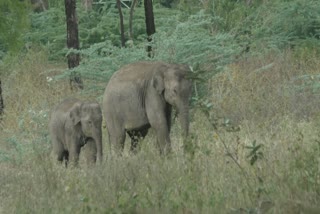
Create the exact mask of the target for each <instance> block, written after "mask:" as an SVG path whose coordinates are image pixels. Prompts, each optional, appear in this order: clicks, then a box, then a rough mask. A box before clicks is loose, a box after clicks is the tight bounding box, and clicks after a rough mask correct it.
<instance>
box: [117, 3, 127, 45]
mask: <svg viewBox="0 0 320 214" xmlns="http://www.w3.org/2000/svg"><path fill="white" fill-rule="evenodd" d="M117 7H118V11H119V17H120V33H121V46H122V47H125V46H126V40H125V37H124V25H123V14H122V10H121V2H120V0H117Z"/></svg>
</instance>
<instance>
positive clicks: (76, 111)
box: [69, 102, 81, 125]
mask: <svg viewBox="0 0 320 214" xmlns="http://www.w3.org/2000/svg"><path fill="white" fill-rule="evenodd" d="M80 108H81V103H80V102H76V103H75V104H74V105H73V106H72V108H71V109H70V114H69V116H70V119H71V121H72V124H73V125H77V124H78V123H79V122H80V121H81V114H80Z"/></svg>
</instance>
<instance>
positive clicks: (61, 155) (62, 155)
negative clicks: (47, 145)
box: [52, 138, 68, 165]
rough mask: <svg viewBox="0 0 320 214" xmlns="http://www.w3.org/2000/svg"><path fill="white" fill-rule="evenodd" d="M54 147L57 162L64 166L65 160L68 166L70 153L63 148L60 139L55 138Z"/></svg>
mask: <svg viewBox="0 0 320 214" xmlns="http://www.w3.org/2000/svg"><path fill="white" fill-rule="evenodd" d="M52 145H53V155H54V156H55V157H56V158H57V161H58V162H59V163H61V164H62V162H63V160H65V164H66V165H67V161H68V160H67V158H68V157H66V156H67V154H66V153H68V152H67V151H66V150H65V149H64V146H63V143H61V142H60V141H59V140H58V139H56V138H53V139H52Z"/></svg>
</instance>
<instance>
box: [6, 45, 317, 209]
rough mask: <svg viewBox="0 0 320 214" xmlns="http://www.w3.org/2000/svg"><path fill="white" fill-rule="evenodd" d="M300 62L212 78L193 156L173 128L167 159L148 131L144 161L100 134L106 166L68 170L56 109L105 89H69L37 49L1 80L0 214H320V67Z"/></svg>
mask: <svg viewBox="0 0 320 214" xmlns="http://www.w3.org/2000/svg"><path fill="white" fill-rule="evenodd" d="M299 57H301V56H296V55H295V53H294V52H291V51H287V52H286V53H284V54H282V55H269V56H268V57H265V58H259V57H256V58H250V59H241V60H239V61H238V62H236V63H233V64H231V65H230V66H228V68H227V71H226V72H223V73H220V74H218V75H216V76H214V78H212V79H211V80H210V83H209V87H210V92H211V94H210V97H209V99H208V100H206V101H204V100H203V101H201V102H200V103H199V105H196V106H195V107H193V109H192V112H191V113H192V114H191V127H190V130H191V135H190V139H189V140H190V143H192V145H193V147H192V150H193V151H192V155H190V154H184V152H183V143H182V139H181V138H180V137H179V136H180V128H179V126H178V125H176V124H177V123H174V125H173V130H172V133H171V137H172V145H173V153H172V154H171V155H170V156H168V157H160V156H159V155H158V152H157V150H156V147H155V145H154V144H155V142H154V141H155V140H154V135H153V133H152V131H151V133H150V134H149V135H148V136H147V138H146V139H145V140H143V141H142V142H141V144H142V149H141V151H140V152H139V153H138V154H137V155H130V154H129V152H128V148H126V149H125V153H124V155H123V157H110V156H109V155H108V152H109V151H108V146H107V143H108V142H107V140H106V139H107V136H106V129H105V127H103V139H104V144H103V145H104V154H105V157H104V161H103V163H102V164H101V165H98V166H95V167H92V166H87V165H86V163H85V162H84V161H83V160H81V162H80V167H79V168H75V169H72V168H68V169H66V168H64V167H63V166H60V165H58V164H57V163H56V162H55V161H54V160H53V158H52V157H51V154H50V151H51V150H50V148H51V145H50V139H49V137H48V129H47V124H48V115H49V113H50V110H51V109H52V107H53V106H54V105H55V104H56V103H58V102H59V101H60V100H61V99H63V98H65V97H68V96H76V97H79V98H81V99H97V100H98V101H101V100H100V99H99V97H101V94H100V93H101V91H99V90H92V91H91V92H90V93H82V92H72V91H71V90H70V89H69V85H68V81H67V80H65V79H58V80H57V79H55V78H52V77H54V76H55V75H57V74H61V73H62V72H63V71H64V69H65V67H64V66H61V65H59V64H52V63H49V62H48V61H47V56H46V54H45V53H44V52H41V51H30V53H29V54H28V55H26V56H25V57H23V58H20V59H19V64H17V63H12V64H14V66H9V67H7V69H10V70H11V71H12V72H10V73H7V75H6V77H5V79H4V80H3V83H5V84H3V85H4V90H3V91H4V99H5V101H6V112H5V116H4V118H3V120H2V122H1V130H0V136H1V138H0V168H1V172H2V173H1V174H0V185H1V189H0V200H1V205H0V213H70V212H72V213H150V212H155V213H267V212H268V213H318V212H319V210H320V208H319V206H318V204H319V201H320V189H319V186H320V172H319V164H320V163H319V161H320V160H319V154H320V144H319V142H320V136H319V131H318V130H319V124H320V117H319V116H320V115H319V106H320V105H318V102H319V101H318V99H317V97H318V91H317V90H310V87H311V88H313V87H312V84H317V82H310V81H309V80H310V78H312V77H313V76H316V75H317V74H318V73H319V70H318V67H319V62H318V61H317V59H316V57H314V58H313V57H312V56H311V57H309V58H308V60H309V61H308V63H304V60H301V58H299ZM307 77H308V78H307ZM86 83H87V85H88V87H89V88H90V87H91V85H95V84H102V83H101V81H98V80H96V81H95V80H88V81H87V82H86ZM307 83H308V84H307ZM9 85H10V87H9ZM303 86H304V88H303ZM301 87H302V88H301ZM127 145H128V143H127Z"/></svg>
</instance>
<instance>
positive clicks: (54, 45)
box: [25, 8, 67, 60]
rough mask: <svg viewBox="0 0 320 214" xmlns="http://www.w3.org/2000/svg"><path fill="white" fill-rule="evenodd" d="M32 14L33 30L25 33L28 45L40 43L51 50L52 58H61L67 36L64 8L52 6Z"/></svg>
mask: <svg viewBox="0 0 320 214" xmlns="http://www.w3.org/2000/svg"><path fill="white" fill-rule="evenodd" d="M30 16H31V30H30V31H29V32H28V33H27V34H26V35H25V41H26V43H27V44H28V46H30V47H31V48H32V47H33V46H38V45H40V46H42V47H44V48H45V49H46V50H48V51H49V57H50V59H55V60H58V59H60V60H61V59H62V56H63V55H64V54H65V52H66V51H65V46H66V38H67V36H66V35H67V34H66V23H65V13H64V9H63V8H51V9H49V10H46V11H44V12H41V13H32V14H31V15H30Z"/></svg>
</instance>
